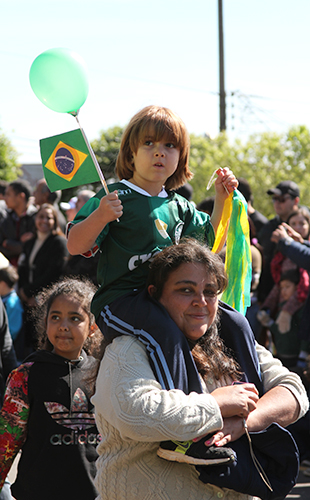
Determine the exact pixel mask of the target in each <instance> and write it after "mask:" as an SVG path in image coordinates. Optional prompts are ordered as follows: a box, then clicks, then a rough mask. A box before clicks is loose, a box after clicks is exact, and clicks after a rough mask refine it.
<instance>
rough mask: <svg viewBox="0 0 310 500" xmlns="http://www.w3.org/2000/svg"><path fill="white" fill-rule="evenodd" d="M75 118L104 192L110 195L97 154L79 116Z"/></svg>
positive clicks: (75, 115)
mask: <svg viewBox="0 0 310 500" xmlns="http://www.w3.org/2000/svg"><path fill="white" fill-rule="evenodd" d="M73 116H74V117H75V119H76V121H77V122H78V125H79V127H80V130H81V132H82V135H83V137H84V140H85V142H86V146H87V149H88V151H89V154H90V156H91V158H92V160H93V162H94V165H95V167H96V170H97V172H98V175H99V179H100V181H101V184H102V185H103V188H104V190H105V192H106V194H109V189H108V186H107V183H106V181H105V178H104V175H103V173H102V170H101V168H100V166H99V163H98V161H97V158H96V155H95V153H94V151H93V149H92V147H91V145H90V143H89V142H88V139H87V137H86V135H85V132H84V130H83V129H82V127H81V125H80V122H79V119H78V116H77V114H74V115H73Z"/></svg>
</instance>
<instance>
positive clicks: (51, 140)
mask: <svg viewBox="0 0 310 500" xmlns="http://www.w3.org/2000/svg"><path fill="white" fill-rule="evenodd" d="M40 151H41V158H42V166H43V173H44V177H45V180H46V182H47V185H48V187H49V188H50V190H51V191H52V192H53V191H57V190H58V189H60V190H63V189H68V188H72V187H76V186H81V185H83V184H90V183H91V182H98V181H100V179H99V175H98V172H97V170H96V167H95V165H94V162H93V160H92V158H91V156H90V154H89V151H88V148H87V144H86V142H85V139H84V137H83V134H82V132H81V130H80V129H77V130H71V131H70V132H66V133H64V134H60V135H54V136H53V137H47V138H46V139H41V140H40Z"/></svg>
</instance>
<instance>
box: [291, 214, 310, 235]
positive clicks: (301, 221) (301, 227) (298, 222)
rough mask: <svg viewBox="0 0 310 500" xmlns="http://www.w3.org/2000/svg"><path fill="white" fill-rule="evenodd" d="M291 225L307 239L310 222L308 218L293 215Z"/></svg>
mask: <svg viewBox="0 0 310 500" xmlns="http://www.w3.org/2000/svg"><path fill="white" fill-rule="evenodd" d="M289 225H290V226H291V227H292V228H293V229H295V231H297V233H299V234H300V235H301V237H302V238H303V239H306V238H307V237H308V234H309V224H308V221H307V219H306V218H305V217H304V216H303V215H301V214H297V215H292V217H290V221H289Z"/></svg>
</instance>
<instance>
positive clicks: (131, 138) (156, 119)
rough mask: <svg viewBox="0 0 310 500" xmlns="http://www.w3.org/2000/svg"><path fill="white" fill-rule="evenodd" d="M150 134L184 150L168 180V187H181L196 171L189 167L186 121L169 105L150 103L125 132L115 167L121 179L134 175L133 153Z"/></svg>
mask: <svg viewBox="0 0 310 500" xmlns="http://www.w3.org/2000/svg"><path fill="white" fill-rule="evenodd" d="M147 137H151V138H152V139H153V140H154V141H155V142H156V141H159V140H161V139H162V138H165V140H166V139H167V141H171V142H173V143H174V144H175V146H176V147H177V148H178V150H179V151H180V158H179V163H178V167H177V169H176V171H175V172H174V173H173V174H172V175H171V176H170V177H169V178H168V179H167V181H166V183H165V188H166V189H177V188H178V187H180V186H182V185H183V184H185V182H186V181H188V180H189V179H191V178H192V176H193V174H192V173H191V171H190V170H189V166H188V162H189V149H190V140H189V134H188V132H187V129H186V127H185V125H184V123H183V121H182V120H181V118H179V117H178V116H177V115H176V114H175V113H173V111H171V110H170V109H168V108H163V107H160V106H147V107H146V108H143V109H142V110H141V111H139V112H138V113H137V114H136V115H134V116H133V118H132V119H131V120H130V122H129V124H128V125H127V127H126V129H125V131H124V134H123V137H122V141H121V145H120V151H119V154H118V157H117V160H116V168H115V171H116V174H117V175H118V177H119V178H120V179H130V178H131V177H132V174H133V171H134V164H133V158H132V155H133V153H137V151H138V148H139V146H140V145H141V144H142V143H143V141H144V139H145V138H147Z"/></svg>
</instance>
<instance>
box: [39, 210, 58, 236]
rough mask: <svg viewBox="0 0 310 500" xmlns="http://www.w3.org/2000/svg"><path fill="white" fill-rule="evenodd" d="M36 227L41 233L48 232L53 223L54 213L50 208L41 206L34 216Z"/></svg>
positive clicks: (51, 228)
mask: <svg viewBox="0 0 310 500" xmlns="http://www.w3.org/2000/svg"><path fill="white" fill-rule="evenodd" d="M35 223H36V228H37V230H38V231H40V232H41V233H50V232H51V231H52V230H53V228H54V224H55V220H54V215H53V212H52V210H51V209H50V208H42V209H41V210H40V211H39V212H38V214H37V216H36V220H35Z"/></svg>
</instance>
